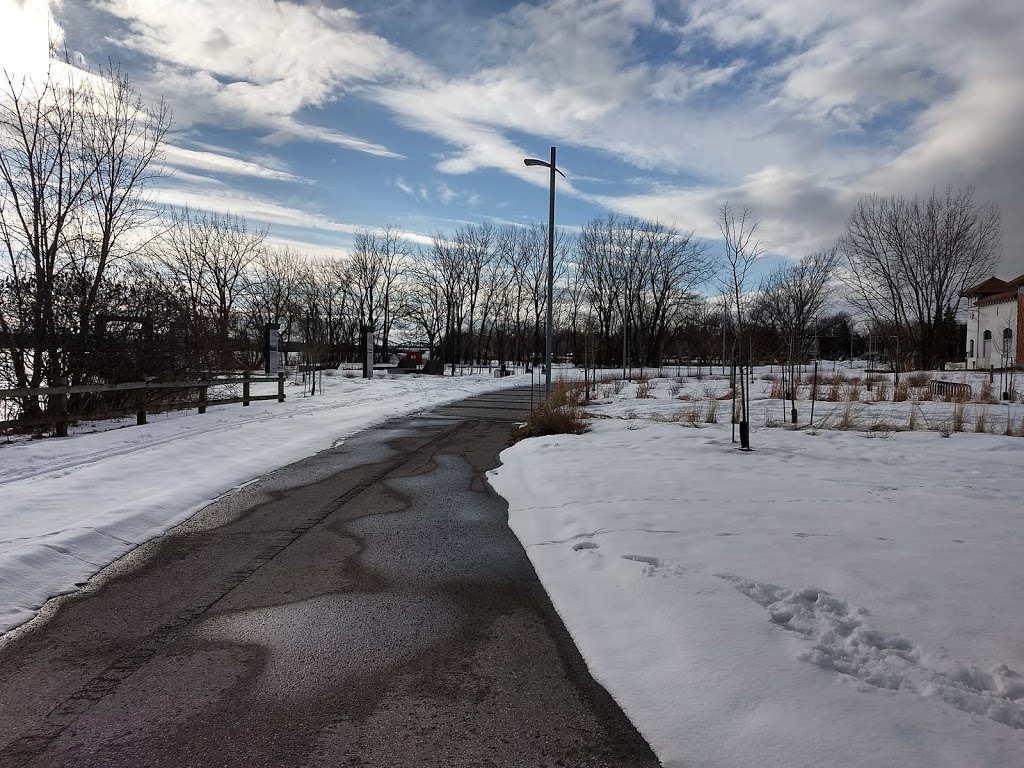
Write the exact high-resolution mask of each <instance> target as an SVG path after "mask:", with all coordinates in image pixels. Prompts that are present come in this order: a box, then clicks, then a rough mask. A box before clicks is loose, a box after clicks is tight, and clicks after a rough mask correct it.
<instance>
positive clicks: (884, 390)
mask: <svg viewBox="0 0 1024 768" xmlns="http://www.w3.org/2000/svg"><path fill="white" fill-rule="evenodd" d="M875 399H877V400H888V399H889V381H888V379H879V381H878V385H877V386H876V387H875Z"/></svg>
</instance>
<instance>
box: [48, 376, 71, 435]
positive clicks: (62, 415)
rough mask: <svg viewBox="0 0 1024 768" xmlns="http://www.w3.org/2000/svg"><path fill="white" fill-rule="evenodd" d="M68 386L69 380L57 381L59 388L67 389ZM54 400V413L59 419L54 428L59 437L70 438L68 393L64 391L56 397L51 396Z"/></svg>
mask: <svg viewBox="0 0 1024 768" xmlns="http://www.w3.org/2000/svg"><path fill="white" fill-rule="evenodd" d="M67 385H68V381H67V379H57V386H58V387H66V386H67ZM50 397H52V398H53V412H54V415H55V416H56V417H57V420H56V422H55V424H54V427H55V429H56V432H57V437H67V436H68V418H67V416H68V392H67V390H66V389H65V390H63V391H61V392H59V393H58V394H56V395H50Z"/></svg>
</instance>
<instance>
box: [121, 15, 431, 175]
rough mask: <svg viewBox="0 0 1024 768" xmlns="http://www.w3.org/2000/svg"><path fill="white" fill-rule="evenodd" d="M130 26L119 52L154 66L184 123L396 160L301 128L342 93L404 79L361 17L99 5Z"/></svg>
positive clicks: (359, 143)
mask: <svg viewBox="0 0 1024 768" xmlns="http://www.w3.org/2000/svg"><path fill="white" fill-rule="evenodd" d="M101 7H102V8H103V9H104V10H106V11H108V12H109V13H112V14H114V15H116V16H118V17H120V18H122V19H125V20H126V21H127V22H128V27H129V31H128V33H127V34H126V35H124V36H123V38H122V39H120V40H119V43H120V44H122V45H124V46H126V47H128V48H132V49H135V50H137V51H140V52H142V53H144V54H146V55H148V56H152V57H154V58H155V59H156V60H157V62H158V63H157V66H156V71H155V73H154V80H155V81H156V82H157V83H159V86H160V89H161V91H162V92H163V93H164V94H165V95H166V96H167V98H168V100H169V101H170V102H171V103H172V105H173V106H174V107H175V113H176V114H177V115H178V119H179V120H181V121H183V122H184V123H185V124H190V123H191V122H193V121H198V120H204V121H205V120H210V119H211V118H215V117H217V116H218V115H219V116H222V117H228V116H230V118H231V119H232V120H233V121H236V122H237V121H241V122H242V123H243V124H244V125H249V126H264V127H266V128H268V129H269V131H270V135H269V137H268V138H269V140H270V141H271V142H281V141H286V140H289V139H292V138H300V139H306V140H314V141H325V142H330V143H333V144H336V145H338V146H342V147H345V148H347V149H352V150H356V151H360V152H368V153H370V154H376V155H382V156H392V157H397V156H398V155H396V153H393V152H391V151H390V150H388V149H387V148H386V147H383V146H381V145H379V144H376V143H374V142H370V141H366V140H364V139H360V138H358V137H354V136H349V135H346V134H344V133H340V132H337V131H333V130H330V129H327V128H324V127H321V126H317V125H312V124H309V123H305V122H301V121H299V120H298V119H297V118H296V114H297V113H298V112H299V111H300V110H304V109H308V108H311V107H312V108H315V107H322V106H324V105H325V104H327V103H329V102H331V101H334V100H336V99H337V98H338V97H339V96H340V95H341V94H342V93H343V92H344V91H346V90H348V89H351V88H356V87H360V86H361V85H363V84H366V83H374V82H379V81H382V80H385V79H388V78H391V77H393V76H395V75H396V74H398V73H403V72H406V71H407V70H409V71H411V69H412V61H413V60H412V59H411V58H410V57H409V56H407V55H406V54H405V53H404V52H402V51H401V50H398V49H396V48H394V47H393V46H392V45H391V44H390V43H388V42H387V41H386V40H384V39H383V38H381V37H378V36H376V35H373V34H370V33H367V32H364V31H362V30H360V29H359V22H358V16H357V15H356V14H354V13H353V12H351V11H349V10H346V9H343V8H342V9H331V8H327V7H325V6H323V5H320V4H311V5H299V4H296V3H291V2H276V1H275V0H218V2H212V3H211V2H204V1H203V0H180V1H179V2H176V3H175V4H174V5H173V7H172V6H168V5H165V4H161V3H153V2H148V1H147V0H106V1H105V2H103V3H101Z"/></svg>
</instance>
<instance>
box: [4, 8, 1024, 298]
mask: <svg viewBox="0 0 1024 768" xmlns="http://www.w3.org/2000/svg"><path fill="white" fill-rule="evenodd" d="M48 39H50V40H54V41H56V42H58V44H59V45H60V46H62V47H63V48H65V49H66V50H67V51H68V52H69V54H70V57H71V61H72V62H73V63H74V64H76V65H77V66H80V67H83V68H86V69H97V68H99V67H102V66H104V65H105V64H107V62H114V63H118V64H120V65H121V66H122V67H123V68H124V69H125V70H126V71H127V72H129V73H130V75H131V77H132V79H133V81H134V82H135V84H136V87H137V88H138V89H139V91H140V92H141V93H142V94H143V96H144V98H145V99H146V100H148V101H149V102H153V101H155V100H157V99H159V98H164V99H165V100H166V101H167V102H168V103H169V105H170V107H171V109H172V110H173V114H174V131H173V134H172V135H171V136H170V141H169V144H168V147H167V152H166V154H165V162H166V163H167V164H168V166H170V167H172V168H174V169H175V172H174V174H173V175H172V176H171V177H170V178H168V179H166V180H165V181H163V182H162V183H161V186H160V189H159V192H158V194H159V199H160V201H161V202H163V203H166V204H173V205H181V204H186V203H187V204H189V205H192V206H195V207H201V208H207V209H211V210H215V211H224V212H231V213H236V214H240V215H243V216H245V217H246V218H247V219H248V220H250V221H251V222H252V223H253V224H254V225H269V226H270V231H271V238H272V242H275V243H280V244H290V245H293V246H295V247H297V248H299V249H300V250H303V251H309V252H319V253H331V252H334V251H338V252H344V250H345V249H346V248H347V247H348V246H349V245H350V244H351V240H352V234H353V232H355V231H356V230H358V229H359V228H362V227H381V226H385V225H390V226H393V227H396V228H398V229H400V230H402V231H404V232H406V233H408V235H409V237H410V238H411V239H413V240H414V241H417V242H427V241H428V240H429V236H430V234H431V233H432V232H436V231H442V232H446V231H451V230H452V229H454V228H455V227H456V226H458V225H460V224H462V223H464V222H482V221H487V220H489V221H493V222H494V223H499V224H500V223H505V222H514V223H531V222H535V221H545V220H546V218H547V203H548V198H547V185H548V176H547V172H546V170H545V169H543V168H529V167H526V166H525V165H524V164H523V159H524V158H525V157H538V158H541V159H547V158H548V156H549V151H550V147H551V146H552V145H555V146H557V148H558V166H559V168H560V169H561V170H562V171H563V172H564V173H565V174H566V179H565V180H563V179H561V177H559V179H558V198H557V200H558V202H557V209H556V216H557V221H558V223H559V225H562V226H565V227H568V228H579V227H581V226H583V225H584V224H586V222H587V221H588V220H590V219H592V218H594V217H596V216H601V215H604V214H606V213H608V212H616V213H620V214H626V215H637V216H641V217H645V218H649V219H657V220H660V221H662V222H665V223H668V224H671V225H674V226H676V227H678V228H679V229H681V230H684V231H689V230H693V231H695V232H696V233H697V234H698V235H700V236H702V237H706V238H709V239H712V240H713V239H715V237H716V235H717V228H716V226H715V216H716V212H717V210H718V208H719V206H721V205H722V204H723V203H724V202H727V201H728V202H730V203H731V204H732V205H734V206H742V205H750V206H752V207H753V210H754V212H755V214H756V216H757V217H758V218H759V219H760V220H761V227H760V234H761V238H762V241H763V244H764V245H765V247H766V248H767V249H768V250H769V251H770V252H771V253H773V254H775V255H776V256H778V257H790V258H798V257H800V256H802V255H804V254H806V253H809V252H811V251H814V250H816V249H819V248H824V247H828V246H829V245H831V244H832V243H834V242H835V240H836V238H837V237H838V236H839V235H841V234H842V230H843V226H844V222H845V220H846V218H847V216H848V215H849V212H850V210H851V209H852V207H853V205H854V203H855V202H856V200H857V199H858V197H859V196H861V195H863V194H867V193H872V192H877V193H881V194H913V193H922V194H927V193H928V192H930V190H931V189H932V188H933V187H936V186H937V187H940V188H941V187H945V186H946V185H950V184H951V185H954V186H959V185H967V184H970V185H973V186H975V187H976V189H977V198H978V199H979V200H980V201H983V202H985V201H991V202H995V203H997V204H998V205H999V206H1000V209H1001V211H1002V215H1003V243H1004V257H1003V263H1002V265H1001V267H1000V274H1001V275H1002V276H1003V277H1005V278H1009V277H1013V276H1015V275H1017V274H1019V273H1021V272H1024V196H1022V195H1021V194H1019V191H1018V190H1019V187H1020V179H1022V178H1024V142H1022V141H1021V140H1020V133H1019V130H1020V126H1021V125H1024V56H1022V55H1021V53H1020V50H1021V46H1022V44H1024V3H1020V2H1019V0H986V2H984V3H971V2H966V0H861V2H857V3H850V2H848V1H847V0H841V1H833V0H691V1H686V0H542V1H537V2H505V1H503V0H491V1H485V0H477V1H474V0H395V1H394V2H383V1H382V0H349V1H348V2H331V1H329V0H319V1H311V2H301V1H299V0H296V1H295V2H284V1H283V0H176V2H174V3H163V2H154V1H152V0H0V66H2V67H3V68H4V69H5V70H6V71H8V72H10V73H14V74H15V75H22V74H30V75H31V74H35V75H36V76H38V73H40V72H41V71H45V66H46V62H47V57H48V53H47V40H48Z"/></svg>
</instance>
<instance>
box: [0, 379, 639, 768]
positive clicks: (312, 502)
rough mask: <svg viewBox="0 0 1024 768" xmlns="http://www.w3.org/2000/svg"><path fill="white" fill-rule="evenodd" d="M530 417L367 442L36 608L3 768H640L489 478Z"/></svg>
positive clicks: (387, 428) (446, 418)
mask: <svg viewBox="0 0 1024 768" xmlns="http://www.w3.org/2000/svg"><path fill="white" fill-rule="evenodd" d="M529 403H530V392H529V390H509V391H505V392H500V393H492V394H488V395H484V396H481V397H477V398H471V399H469V400H464V401H462V402H461V403H458V404H455V405H451V406H447V407H443V408H439V409H436V410H434V411H431V412H426V413H422V414H417V415H415V416H411V417H407V418H404V419H400V420H395V421H392V422H388V423H386V424H384V425H381V426H379V427H376V428H374V429H371V430H367V431H366V432H363V433H360V434H359V435H357V436H355V437H353V438H351V439H349V440H347V441H345V442H343V443H341V444H339V445H337V446H335V447H334V448H332V449H331V450H328V451H324V452H322V453H320V454H317V455H316V456H314V457H311V458H309V459H306V460H304V461H301V462H298V463H296V464H293V465H290V466H288V467H285V468H283V469H281V470H278V471H277V472H274V473H272V474H271V475H268V476H266V477H264V478H262V479H260V480H259V481H258V482H255V483H252V484H249V485H247V486H245V487H244V488H242V489H241V490H239V491H237V492H235V493H232V494H230V495H228V496H225V497H224V498H222V499H220V500H219V501H217V502H216V503H214V504H212V505H210V506H209V507H207V508H206V509H204V510H203V511H202V512H200V513H199V514H197V515H196V516H194V517H193V518H192V519H190V520H189V521H187V522H186V523H184V524H182V525H180V526H178V527H177V528H175V529H173V530H171V531H169V532H168V533H167V534H165V535H163V536H161V537H158V538H156V539H154V540H153V541H151V542H149V543H147V544H145V545H143V546H141V547H139V548H138V549H136V550H135V551H134V552H133V553H131V554H130V555H128V556H127V557H125V558H123V559H122V560H120V561H118V562H117V563H115V564H114V565H113V566H110V567H108V568H107V569H105V570H104V571H102V572H101V573H100V574H98V575H97V576H95V577H94V578H93V579H92V580H90V582H89V584H88V585H87V586H86V587H85V588H83V589H82V590H81V591H80V592H78V593H76V594H75V595H70V596H65V597H62V598H58V599H56V600H53V601H50V603H48V604H47V606H46V607H45V608H44V610H43V612H42V613H41V615H40V617H39V618H38V619H36V620H34V621H33V622H31V623H30V624H28V625H25V626H24V627H22V628H19V629H18V630H15V631H14V632H11V633H8V635H6V636H5V637H4V638H3V639H2V640H0V766H2V767H3V768H8V767H10V768H14V767H18V768H21V767H22V766H90V767H92V766H95V767H97V768H101V767H106V766H132V767H133V768H135V767H141V766H173V767H174V768H181V767H183V766H247V767H250V768H259V767H261V766H367V767H376V766H381V767H382V768H383V766H388V768H392V767H397V766H413V765H415V766H530V767H531V768H534V767H536V766H657V765H658V762H657V760H656V759H655V757H654V755H653V754H652V752H651V750H650V749H649V747H648V746H647V744H646V743H645V742H644V740H643V739H642V738H641V737H640V736H639V734H638V733H637V732H636V730H635V729H634V728H633V726H632V725H631V724H630V722H629V720H628V719H627V718H626V717H625V716H624V715H623V714H622V712H621V711H620V710H619V708H618V707H617V706H616V704H615V702H614V701H613V700H612V699H611V697H609V696H608V694H607V693H606V692H605V691H604V689H603V688H601V687H600V686H599V685H598V684H597V683H596V682H595V681H594V680H593V679H592V678H591V676H590V675H589V673H588V672H587V669H586V666H585V664H584V663H583V661H582V659H581V658H580V655H579V653H578V651H577V650H576V648H575V646H574V645H573V643H572V640H571V639H570V637H569V636H568V634H567V633H566V631H565V628H564V626H563V625H562V623H561V621H560V620H559V618H558V615H557V613H556V612H555V611H554V609H553V608H552V606H551V604H550V602H549V600H548V598H547V595H546V594H545V593H544V590H543V588H542V587H541V585H540V582H539V581H538V579H537V576H536V574H535V573H534V571H533V567H532V566H531V564H530V562H529V560H528V558H527V556H526V553H525V552H524V550H523V548H522V546H521V545H520V544H519V542H518V540H517V539H516V538H515V536H514V535H513V534H512V532H511V531H510V530H509V529H508V526H507V520H508V514H507V507H506V505H505V502H504V500H503V499H502V498H501V497H499V496H498V495H497V494H495V493H494V492H493V491H492V490H491V489H490V487H489V486H488V485H487V483H486V481H485V479H484V473H485V472H486V471H487V470H488V469H490V468H492V467H494V466H496V465H497V463H498V453H499V452H500V451H501V450H502V448H504V447H505V445H506V444H507V443H508V441H509V438H510V434H511V428H512V424H513V422H515V421H517V420H521V419H522V418H523V416H524V415H525V413H526V410H527V409H528V406H529ZM182 481H183V482H187V478H183V479H182Z"/></svg>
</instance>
